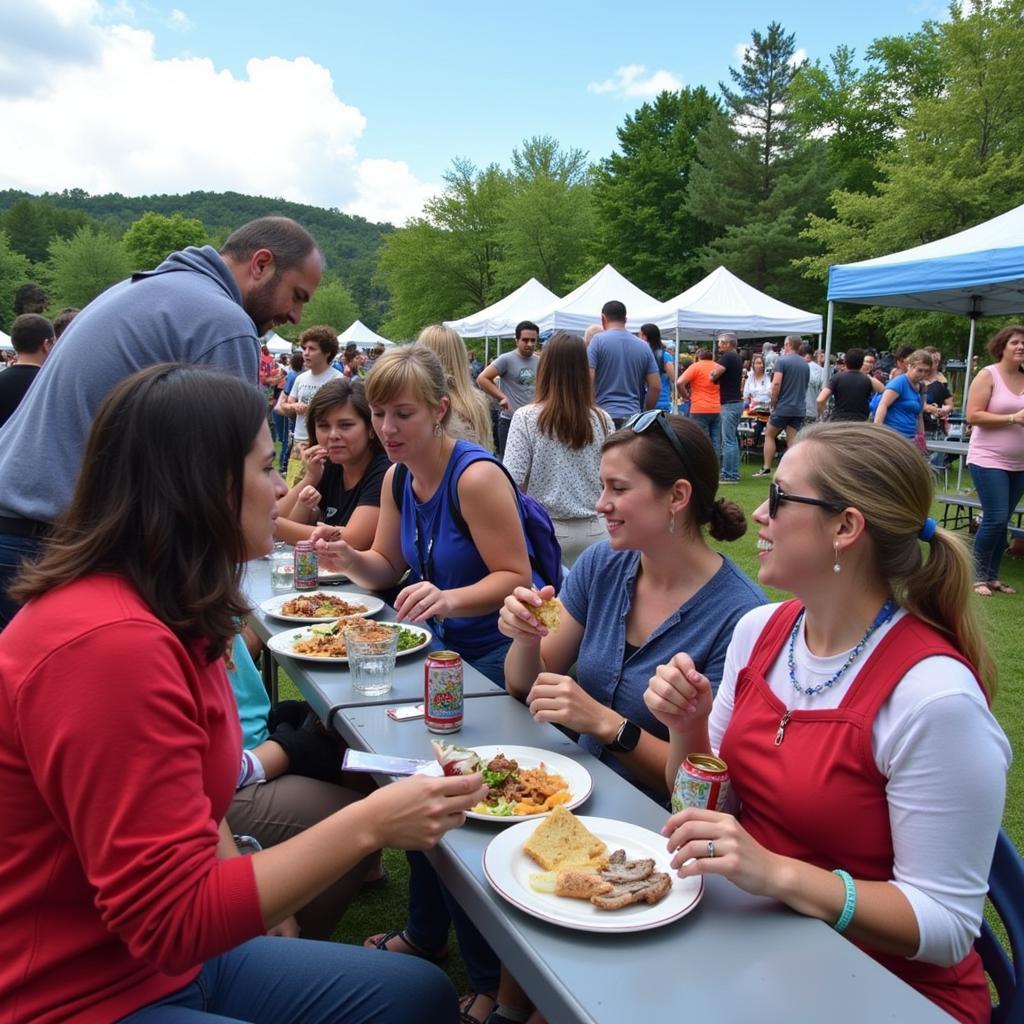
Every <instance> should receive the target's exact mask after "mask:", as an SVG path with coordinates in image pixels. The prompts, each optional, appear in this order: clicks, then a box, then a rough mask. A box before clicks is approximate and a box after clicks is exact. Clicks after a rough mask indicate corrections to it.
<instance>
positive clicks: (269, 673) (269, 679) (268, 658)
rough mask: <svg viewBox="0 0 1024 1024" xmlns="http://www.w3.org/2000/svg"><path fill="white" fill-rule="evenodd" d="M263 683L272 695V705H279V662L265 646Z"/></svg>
mask: <svg viewBox="0 0 1024 1024" xmlns="http://www.w3.org/2000/svg"><path fill="white" fill-rule="evenodd" d="M262 670H263V685H264V686H265V687H266V689H267V694H268V696H269V697H270V706H271V707H272V708H274V707H277V700H278V693H277V662H276V661H274V656H273V655H272V654H271V653H270V651H268V650H267V648H266V647H264V648H263V664H262Z"/></svg>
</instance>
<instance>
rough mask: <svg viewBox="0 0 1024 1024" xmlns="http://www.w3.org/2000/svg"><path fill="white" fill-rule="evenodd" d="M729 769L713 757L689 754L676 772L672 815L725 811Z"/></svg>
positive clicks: (711, 755) (720, 760)
mask: <svg viewBox="0 0 1024 1024" xmlns="http://www.w3.org/2000/svg"><path fill="white" fill-rule="evenodd" d="M729 790H730V786H729V768H728V767H727V765H726V763H725V762H724V761H723V760H722V759H721V758H720V757H715V756H714V755H713V754H690V755H689V756H688V757H687V758H686V759H685V760H684V761H683V763H682V764H681V765H680V766H679V771H678V772H676V782H675V785H674V786H673V787H672V811H673V813H674V812H676V811H681V810H683V809H684V808H686V807H701V808H704V809H705V810H709V811H724V810H725V807H726V802H727V801H728V799H729Z"/></svg>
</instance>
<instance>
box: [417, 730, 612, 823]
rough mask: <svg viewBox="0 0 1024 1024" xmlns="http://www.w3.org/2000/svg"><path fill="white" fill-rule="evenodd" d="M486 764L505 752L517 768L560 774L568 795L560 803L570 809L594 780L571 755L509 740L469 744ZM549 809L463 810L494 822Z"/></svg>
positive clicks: (533, 816)
mask: <svg viewBox="0 0 1024 1024" xmlns="http://www.w3.org/2000/svg"><path fill="white" fill-rule="evenodd" d="M467 749H469V750H472V751H473V752H474V753H475V754H476V755H477V756H478V757H479V758H480V760H481V761H483V763H484V764H485V765H486V764H487V763H488V762H490V760H491V759H492V758H494V757H497V756H498V754H504V755H505V757H507V758H508V759H509V760H510V761H515V762H516V763H517V764H518V765H519V767H520V768H540V767H541V766H542V765H543V766H544V770H545V771H546V772H548V773H549V774H551V775H560V776H561V777H562V778H563V779H565V781H566V783H568V786H569V799H568V801H567V802H566V803H564V804H563V805H562V806H563V807H564V808H565V809H566V810H567V811H571V810H572V809H573V808H574V807H579V806H580V804H582V803H583V801H584V800H586V799H587V797H589V796H590V794H591V792H592V791H593V789H594V780H593V779H592V778H591V776H590V772H588V771H587V769H586V768H584V767H583V765H581V764H578V763H577V762H576V761H574V760H573V759H572V758H571V757H566V756H565V754H555V753H553V752H552V751H550V750H542V749H541V748H540V747H517V746H513V745H512V744H510V743H499V744H496V745H491V746H485V747H468V748H467ZM423 774H425V775H426V774H429V775H440V774H441V766H440V765H439V764H436V763H435V766H432V767H431V768H430V770H429V772H428V771H424V772H423ZM550 813H551V812H550V811H538V812H537V813H536V814H485V813H481V812H480V811H466V817H467V818H472V819H473V820H474V821H489V822H491V823H492V824H494V825H514V824H516V822H520V821H536V820H537V819H539V818H544V817H547V815H549V814H550Z"/></svg>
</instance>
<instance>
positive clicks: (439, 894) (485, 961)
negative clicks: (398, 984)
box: [402, 851, 501, 1021]
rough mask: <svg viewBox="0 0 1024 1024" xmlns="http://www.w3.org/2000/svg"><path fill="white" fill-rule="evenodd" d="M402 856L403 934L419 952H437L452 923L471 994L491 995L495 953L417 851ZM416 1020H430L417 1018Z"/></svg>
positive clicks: (498, 963)
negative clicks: (405, 867) (405, 870)
mask: <svg viewBox="0 0 1024 1024" xmlns="http://www.w3.org/2000/svg"><path fill="white" fill-rule="evenodd" d="M405 856H406V859H407V860H408V861H409V923H408V924H407V925H406V927H405V934H406V935H408V936H409V939H410V940H411V941H412V942H415V943H416V945H417V946H419V947H420V948H421V949H425V950H427V951H428V952H431V953H434V952H439V951H440V950H442V949H444V946H445V943H446V942H447V941H448V926H449V924H454V925H455V936H456V938H457V939H458V940H459V952H460V953H462V959H463V962H464V963H465V965H466V975H467V976H468V977H469V983H470V985H471V986H472V988H473V991H474V992H486V993H488V994H491V995H493V993H495V992H497V991H498V981H499V978H500V975H501V961H500V960H499V959H498V956H497V954H496V953H495V952H494V950H493V949H491V947H490V946H489V945H488V943H487V940H486V939H485V938H484V937H483V935H481V934H480V932H479V931H478V929H477V927H476V925H475V924H473V922H472V921H471V920H470V918H469V915H468V914H467V913H466V912H465V911H464V910H463V909H462V907H460V906H459V904H458V903H457V902H456V900H455V898H454V897H453V896H452V894H451V893H450V892H449V891H448V890H447V889H446V888H445V886H444V884H443V883H442V882H441V879H440V878H438V877H437V872H436V871H434V868H433V866H432V865H431V863H430V861H428V860H427V858H426V857H425V856H424V855H423V854H422V853H419V852H417V851H410V852H408V853H406V855H405ZM402 959H405V958H404V957H403V958H402ZM416 1019H417V1020H424V1021H425V1020H429V1019H430V1018H429V1017H423V1016H417V1018H416Z"/></svg>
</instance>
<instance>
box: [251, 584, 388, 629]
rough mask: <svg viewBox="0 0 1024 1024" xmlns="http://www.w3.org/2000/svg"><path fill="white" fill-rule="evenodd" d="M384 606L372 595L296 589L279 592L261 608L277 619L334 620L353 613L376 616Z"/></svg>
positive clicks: (263, 603) (351, 615) (348, 616)
mask: <svg viewBox="0 0 1024 1024" xmlns="http://www.w3.org/2000/svg"><path fill="white" fill-rule="evenodd" d="M383 607H384V602H383V601H382V600H381V599H380V598H379V597H371V596H370V595H369V594H322V593H320V592H319V591H316V590H314V591H311V592H310V591H295V592H293V593H290V594H276V595H275V596H274V597H268V598H267V600H266V601H261V602H260V608H262V609H263V611H264V612H265V613H266V614H267V615H272V616H273V617H274V618H275V619H285V620H286V621H288V622H334V621H335V619H347V618H352V617H353V616H359V617H369V616H371V615H376V614H377V613H378V612H379V611H380V610H381V609H382V608H383Z"/></svg>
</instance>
